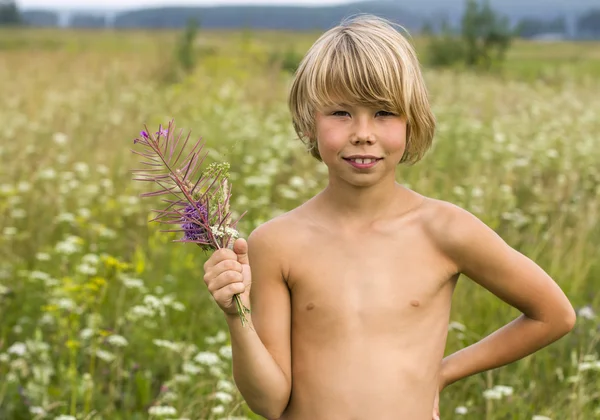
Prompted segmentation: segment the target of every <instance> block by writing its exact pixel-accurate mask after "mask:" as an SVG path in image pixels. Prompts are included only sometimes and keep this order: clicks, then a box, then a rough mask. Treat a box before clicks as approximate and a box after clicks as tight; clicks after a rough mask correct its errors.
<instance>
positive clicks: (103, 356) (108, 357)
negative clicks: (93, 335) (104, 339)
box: [96, 349, 116, 363]
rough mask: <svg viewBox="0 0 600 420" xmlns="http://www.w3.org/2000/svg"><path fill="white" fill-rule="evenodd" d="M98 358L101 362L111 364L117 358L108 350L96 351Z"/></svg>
mask: <svg viewBox="0 0 600 420" xmlns="http://www.w3.org/2000/svg"><path fill="white" fill-rule="evenodd" d="M96 357H97V358H98V359H100V360H104V361H105V362H108V363H110V362H112V361H113V360H115V357H116V356H115V355H114V354H112V353H111V352H108V351H106V350H102V349H96Z"/></svg>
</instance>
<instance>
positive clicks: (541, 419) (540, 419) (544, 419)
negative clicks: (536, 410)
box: [531, 414, 552, 420]
mask: <svg viewBox="0 0 600 420" xmlns="http://www.w3.org/2000/svg"><path fill="white" fill-rule="evenodd" d="M531 420H552V419H551V418H550V417H546V416H539V415H537V414H536V415H535V416H533V417H532V418H531Z"/></svg>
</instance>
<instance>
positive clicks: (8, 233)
mask: <svg viewBox="0 0 600 420" xmlns="http://www.w3.org/2000/svg"><path fill="white" fill-rule="evenodd" d="M2 233H3V234H4V236H13V235H16V234H17V228H16V227H13V226H6V227H5V228H4V229H2Z"/></svg>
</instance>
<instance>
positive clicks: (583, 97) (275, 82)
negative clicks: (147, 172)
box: [0, 30, 600, 420]
mask: <svg viewBox="0 0 600 420" xmlns="http://www.w3.org/2000/svg"><path fill="white" fill-rule="evenodd" d="M178 36H179V35H178V34H176V33H169V32H162V33H161V32H156V33H144V32H133V31H132V32H125V31H124V32H115V33H110V32H106V33H105V32H93V31H90V32H86V31H81V32H72V31H61V32H58V31H50V30H39V31H33V30H32V31H1V32H0V92H2V99H1V103H2V106H1V108H0V109H1V110H2V112H1V113H0V126H1V127H2V136H1V137H0V158H1V162H2V168H1V170H0V229H1V231H2V235H1V236H0V255H1V258H0V319H1V323H0V378H2V379H1V380H0V419H11V420H12V419H15V420H19V419H55V418H56V419H63V420H65V419H73V418H76V419H111V420H117V419H147V418H151V419H156V418H169V419H176V418H178V419H184V418H187V419H190V420H191V419H203V420H217V419H226V418H230V419H242V418H248V419H258V418H259V417H258V416H256V415H253V414H252V413H251V412H250V411H249V409H248V408H247V407H246V405H245V404H244V402H243V400H242V398H241V396H240V395H239V394H238V393H237V392H236V389H235V385H234V383H233V378H232V375H231V365H230V363H231V362H230V355H231V353H230V352H231V348H230V347H229V346H228V339H229V337H228V330H227V324H226V323H225V320H224V319H223V316H222V313H221V312H220V310H219V309H218V307H217V306H216V304H215V303H214V302H213V301H212V298H211V297H210V295H209V294H208V292H207V290H206V287H205V285H204V282H203V280H202V279H203V272H202V266H203V263H204V260H205V258H206V255H205V254H203V253H202V252H201V251H200V250H199V249H198V248H197V247H195V246H193V245H188V244H179V243H171V240H172V239H175V237H173V236H170V235H169V234H166V233H162V232H159V229H160V228H161V227H160V226H157V225H156V224H149V223H148V221H149V219H151V218H152V217H153V216H154V214H153V213H152V212H151V209H152V208H156V207H157V206H158V205H159V204H160V203H159V202H158V201H157V200H154V201H153V200H151V199H145V198H144V199H142V200H141V199H140V198H139V194H140V193H142V192H146V191H148V189H147V185H145V184H142V183H138V182H133V181H132V176H131V173H130V170H131V169H132V168H134V167H139V165H138V160H137V159H136V158H135V156H134V155H133V154H132V153H131V152H130V149H131V148H132V147H133V139H134V138H135V137H136V136H137V135H138V133H139V131H140V130H142V129H143V124H145V123H146V124H148V126H149V127H150V128H151V129H154V128H158V125H159V124H166V123H168V121H169V120H170V119H172V118H175V119H176V122H177V125H178V126H179V127H181V128H184V129H185V130H191V131H192V134H193V135H194V136H196V137H199V136H202V137H203V138H204V139H205V140H206V142H207V143H208V146H209V147H210V154H209V159H210V160H211V161H212V160H227V161H229V162H230V163H231V177H232V182H233V184H234V187H233V198H232V200H233V201H232V206H233V208H235V209H237V210H238V211H242V210H247V211H248V213H247V214H246V216H245V217H244V218H243V219H242V222H241V224H240V225H239V229H240V232H241V234H242V236H245V237H247V235H248V234H249V233H250V232H251V231H252V230H253V229H254V228H255V227H256V226H258V225H259V224H261V223H263V222H264V221H266V220H268V219H269V218H271V217H273V216H275V215H277V214H281V213H282V212H285V211H288V210H290V209H292V208H293V207H295V206H296V205H298V204H299V203H300V202H302V201H303V200H306V199H307V198H309V197H311V196H312V195H313V194H315V193H316V192H317V191H319V189H320V188H322V187H323V186H324V185H325V181H326V178H327V177H326V174H327V172H326V168H325V167H324V165H322V164H320V163H318V162H317V161H316V160H314V159H312V158H311V157H310V156H309V155H308V154H307V153H305V151H304V147H303V145H302V144H301V143H300V141H299V140H297V139H296V138H295V134H294V132H293V129H292V126H291V124H290V118H289V114H288V110H287V106H286V102H285V101H286V93H287V87H288V85H289V82H290V80H291V75H290V73H289V72H286V71H283V70H282V69H281V66H280V65H279V64H278V62H277V60H275V59H274V57H275V58H276V57H281V56H282V54H283V53H284V52H285V51H286V50H287V49H289V48H290V47H293V48H294V49H295V50H296V51H297V52H298V53H300V54H301V53H303V52H304V51H306V49H307V48H308V46H310V44H311V43H312V41H314V40H315V39H316V36H317V34H277V33H267V32H265V33H252V32H248V31H244V32H232V33H219V32H209V33H205V32H201V33H200V34H199V35H198V38H197V51H198V57H197V59H198V63H197V66H196V68H195V70H194V71H192V72H191V73H190V74H188V75H185V76H183V77H181V76H180V77H177V75H176V74H174V73H173V72H172V69H173V68H174V66H175V63H176V61H175V58H174V57H175V53H176V45H177V40H178ZM426 43H427V40H422V39H417V40H416V45H417V49H418V51H419V52H420V53H421V55H425V46H426ZM425 58H426V57H425ZM598 74H600V45H599V44H594V43H582V44H568V43H560V44H534V43H527V42H517V43H516V44H515V45H514V46H513V47H512V49H511V50H510V51H509V55H508V61H507V63H506V67H505V68H504V70H502V71H501V72H499V73H496V74H488V75H486V74H477V73H473V72H456V71H450V70H435V69H431V68H428V67H427V66H426V67H425V75H426V78H427V82H428V86H429V89H430V92H431V99H432V102H433V105H434V110H435V114H436V118H437V120H438V124H439V127H438V131H437V134H436V139H435V141H434V147H433V149H432V150H431V151H430V152H429V153H428V154H427V155H426V157H425V158H424V160H423V161H421V162H420V163H418V164H417V165H415V166H413V167H401V168H399V170H398V181H399V182H402V183H404V184H406V185H408V186H410V187H411V188H414V189H415V190H417V191H418V192H420V193H422V194H425V195H428V196H431V197H435V198H439V199H442V200H448V201H451V202H453V203H456V204H458V205H460V206H463V207H464V208H466V209H467V210H469V211H471V212H473V213H474V214H475V215H477V216H478V217H480V218H481V219H482V220H483V221H484V222H485V223H487V224H488V225H489V226H491V227H492V228H493V229H495V230H496V231H497V232H498V233H499V234H500V235H501V236H502V237H503V238H504V239H505V240H506V241H507V242H508V243H509V244H510V245H512V246H513V247H515V248H516V249H518V250H520V251H521V252H523V253H524V254H526V255H527V256H529V257H531V258H533V259H534V260H535V261H536V262H538V263H539V264H540V265H541V266H542V267H543V268H544V269H545V270H547V272H548V273H549V274H550V275H551V276H552V277H553V278H554V279H556V281H557V282H558V283H559V284H560V285H561V287H562V288H563V290H564V291H565V292H566V293H567V295H568V296H569V298H570V299H571V301H572V303H573V304H574V306H575V307H576V309H577V310H578V313H579V317H578V321H577V325H576V327H575V330H574V331H573V332H572V333H571V334H570V335H568V336H567V337H565V338H563V339H562V340H560V341H559V342H557V343H554V344H553V345H551V346H549V347H547V348H545V349H543V350H542V351H540V352H539V353H537V354H535V355H533V356H531V357H528V358H526V359H524V360H521V361H519V362H517V363H514V364H512V365H510V366H506V367H504V368H501V369H497V370H495V371H491V372H487V373H484V374H480V375H475V376H473V377H470V378H467V379H465V380H462V381H460V382H458V383H456V384H454V385H451V386H450V387H449V388H447V389H446V390H445V391H444V392H443V394H442V396H441V411H442V418H443V419H462V418H464V419H485V420H499V419H532V418H533V419H537V420H542V419H547V418H549V419H552V420H566V419H569V420H583V419H586V420H588V419H592V418H600V395H599V392H600V391H599V390H600V386H599V385H600V358H599V357H598V351H599V348H600V347H599V345H598V338H600V333H599V332H598V319H597V317H596V314H595V312H596V311H597V310H598V308H599V305H600V294H599V293H598V288H599V286H600V258H599V256H600V255H599V251H598V250H599V249H600V165H599V164H598V162H600V135H599V133H600V118H599V116H600V95H598V92H599V88H600V79H599V78H598ZM140 184H142V185H140ZM453 303H454V304H453V310H452V323H451V324H450V326H449V328H450V332H449V338H448V344H447V349H446V352H447V353H448V354H449V353H452V352H454V351H456V350H457V349H460V348H462V347H464V346H466V345H469V344H471V343H473V342H475V341H477V340H479V339H481V338H483V337H485V336H486V335H487V334H489V333H491V332H493V331H494V330H496V329H497V328H499V327H501V326H502V325H504V324H506V323H507V322H509V321H511V320H512V319H513V318H515V317H516V316H517V315H518V313H517V311H516V310H514V309H513V308H511V307H509V306H508V305H506V304H505V303H503V302H501V301H499V300H498V299H497V298H496V297H494V296H493V295H491V294H490V293H489V292H487V291H486V290H484V289H482V288H480V287H478V286H476V285H475V284H474V283H473V282H471V281H469V280H468V279H467V278H462V279H461V281H460V282H459V285H458V287H457V290H456V292H455V296H454V301H453ZM536 416H538V417H536ZM540 416H542V417H540Z"/></svg>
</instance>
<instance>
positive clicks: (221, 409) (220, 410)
mask: <svg viewBox="0 0 600 420" xmlns="http://www.w3.org/2000/svg"><path fill="white" fill-rule="evenodd" d="M211 412H212V413H213V414H223V413H224V412H225V407H223V406H222V405H216V406H214V407H213V408H212V409H211Z"/></svg>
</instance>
